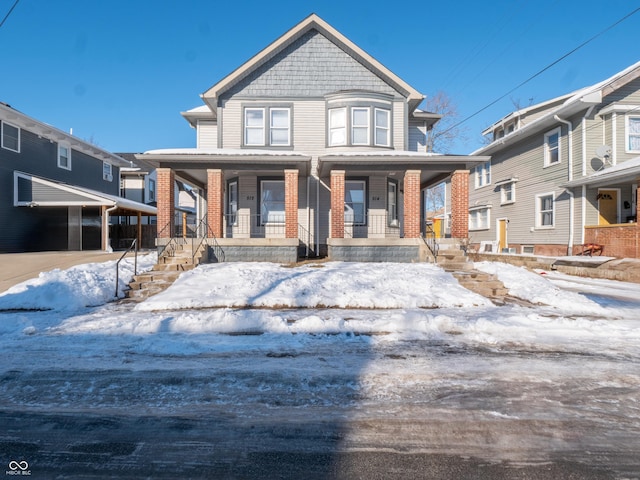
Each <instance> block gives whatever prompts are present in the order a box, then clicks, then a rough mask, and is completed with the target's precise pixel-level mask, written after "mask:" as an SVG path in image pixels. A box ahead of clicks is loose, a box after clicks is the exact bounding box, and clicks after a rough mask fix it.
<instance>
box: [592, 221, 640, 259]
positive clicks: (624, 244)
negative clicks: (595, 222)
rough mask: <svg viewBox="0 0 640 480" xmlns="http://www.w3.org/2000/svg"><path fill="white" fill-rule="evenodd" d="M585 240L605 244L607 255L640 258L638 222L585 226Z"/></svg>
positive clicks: (604, 252)
mask: <svg viewBox="0 0 640 480" xmlns="http://www.w3.org/2000/svg"><path fill="white" fill-rule="evenodd" d="M584 241H585V243H597V244H600V245H604V250H603V252H602V254H603V255H605V256H607V257H619V258H640V227H639V226H638V224H637V223H630V224H628V225H603V226H598V227H585V230H584Z"/></svg>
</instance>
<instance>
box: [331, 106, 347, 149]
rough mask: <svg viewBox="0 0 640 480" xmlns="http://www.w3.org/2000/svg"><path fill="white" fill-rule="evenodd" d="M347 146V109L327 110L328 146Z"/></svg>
mask: <svg viewBox="0 0 640 480" xmlns="http://www.w3.org/2000/svg"><path fill="white" fill-rule="evenodd" d="M346 144H347V109H346V108H332V109H331V110H329V145H331V146H335V145H346Z"/></svg>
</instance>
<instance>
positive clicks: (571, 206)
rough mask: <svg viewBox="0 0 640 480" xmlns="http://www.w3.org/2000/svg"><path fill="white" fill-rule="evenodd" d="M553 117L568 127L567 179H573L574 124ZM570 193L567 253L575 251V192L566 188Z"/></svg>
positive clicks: (556, 116)
mask: <svg viewBox="0 0 640 480" xmlns="http://www.w3.org/2000/svg"><path fill="white" fill-rule="evenodd" d="M553 118H555V119H556V121H558V122H560V123H564V124H565V125H566V126H567V128H568V133H567V138H568V142H569V145H568V152H569V153H568V154H567V178H568V180H567V181H569V182H570V181H571V180H573V155H572V152H573V124H572V123H571V122H570V121H569V120H564V119H562V118H560V117H559V116H558V115H554V116H553ZM565 191H566V192H567V193H568V194H569V239H568V241H567V255H571V253H572V251H573V236H574V230H575V225H574V220H573V217H574V213H575V207H574V204H573V203H574V195H573V192H571V191H570V189H566V190H565Z"/></svg>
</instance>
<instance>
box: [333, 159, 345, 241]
mask: <svg viewBox="0 0 640 480" xmlns="http://www.w3.org/2000/svg"><path fill="white" fill-rule="evenodd" d="M331 238H344V170H332V171H331Z"/></svg>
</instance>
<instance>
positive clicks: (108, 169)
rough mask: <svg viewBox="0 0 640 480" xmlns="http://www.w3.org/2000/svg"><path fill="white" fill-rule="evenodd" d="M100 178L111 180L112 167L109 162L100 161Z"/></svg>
mask: <svg viewBox="0 0 640 480" xmlns="http://www.w3.org/2000/svg"><path fill="white" fill-rule="evenodd" d="M102 178H103V180H106V181H107V182H113V167H112V166H111V164H110V163H109V162H102Z"/></svg>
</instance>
